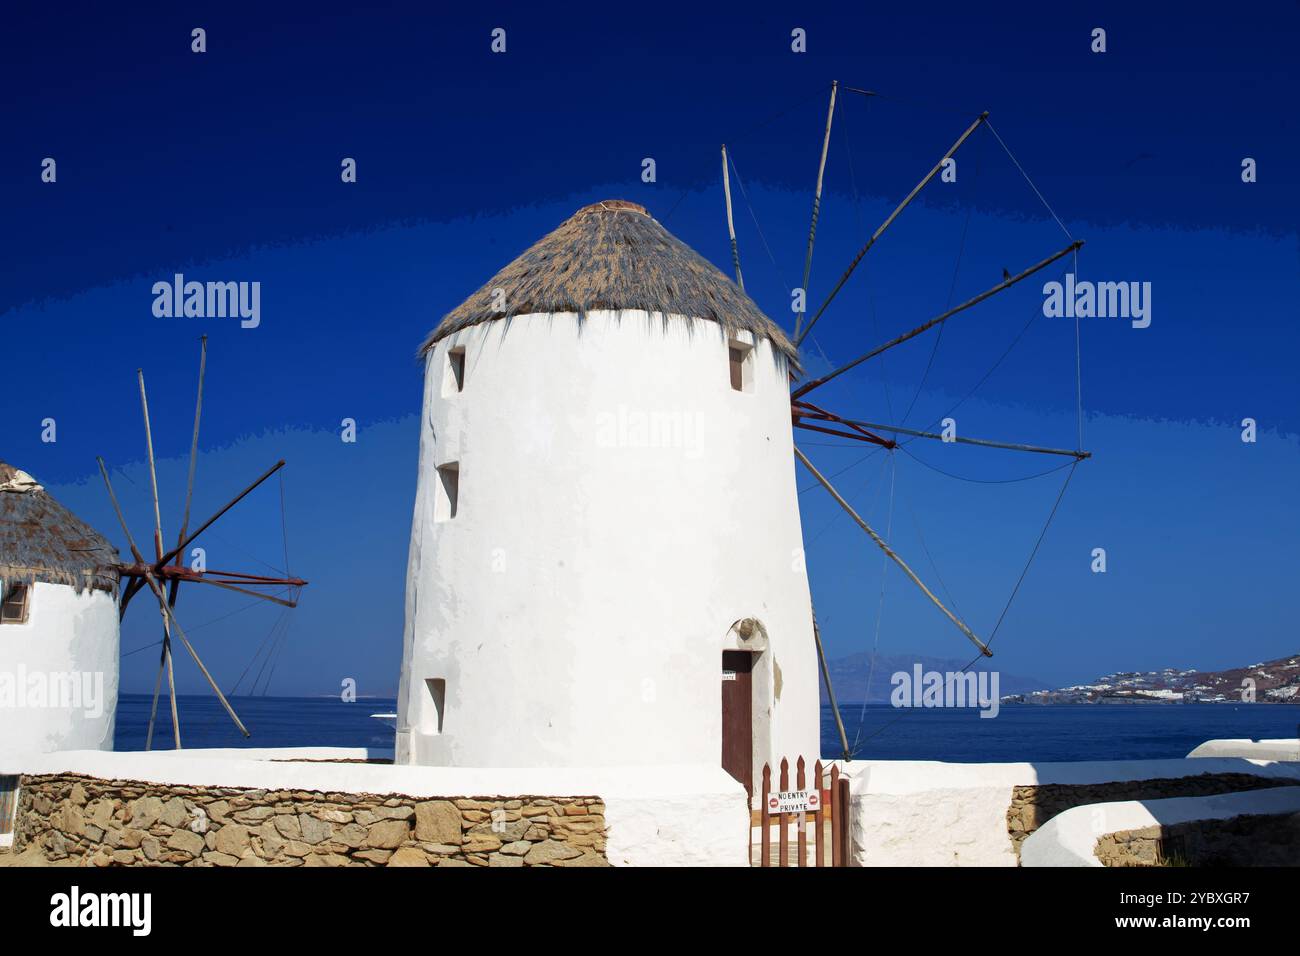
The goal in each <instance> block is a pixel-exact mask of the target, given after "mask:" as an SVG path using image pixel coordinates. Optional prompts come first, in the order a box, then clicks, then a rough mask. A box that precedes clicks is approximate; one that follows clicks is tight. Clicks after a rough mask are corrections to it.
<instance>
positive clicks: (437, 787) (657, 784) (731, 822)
mask: <svg viewBox="0 0 1300 956" xmlns="http://www.w3.org/2000/svg"><path fill="white" fill-rule="evenodd" d="M256 753H257V754H258V759H249V758H248V757H246V756H243V755H241V754H240V753H239V752H238V751H231V750H228V749H226V750H211V751H205V750H182V751H174V752H169V751H154V752H149V753H146V752H143V751H135V752H131V753H100V752H93V751H78V752H60V753H52V754H0V775H6V774H49V773H80V774H85V775H87V776H92V777H99V778H101V779H106V780H139V781H144V782H148V783H158V784H169V785H173V786H191V787H238V788H244V789H253V790H258V789H265V790H307V791H317V792H327V793H393V794H404V795H406V796H410V797H413V798H415V799H420V800H429V799H435V798H438V797H465V796H469V797H494V796H499V797H506V798H513V797H519V796H524V795H533V796H542V795H550V796H556V797H565V796H595V797H600V798H601V799H602V800H603V801H604V802H605V823H606V848H605V855H606V856H607V857H608V859H609V861H610V862H611V863H613V864H614V865H615V866H748V865H749V847H748V838H749V809H748V804H747V801H746V796H745V791H744V789H743V788H742V787H741V786H740V784H738V783H736V781H734V780H732V779H731V777H729V776H728V775H727V774H726V773H725V772H724V771H723V770H722V769H720V768H717V767H699V766H663V767H599V768H590V767H543V768H536V767H535V768H528V769H510V768H492V769H478V768H463V767H411V766H394V765H384V764H355V763H348V764H343V763H319V762H305V761H318V760H320V759H328V758H330V757H334V758H336V759H337V758H338V756H339V755H340V754H341V753H342V754H347V753H349V751H348V750H346V749H343V748H286V749H285V750H283V751H277V750H276V749H274V748H269V749H268V748H262V749H259V750H258V751H256ZM295 761H299V762H295Z"/></svg>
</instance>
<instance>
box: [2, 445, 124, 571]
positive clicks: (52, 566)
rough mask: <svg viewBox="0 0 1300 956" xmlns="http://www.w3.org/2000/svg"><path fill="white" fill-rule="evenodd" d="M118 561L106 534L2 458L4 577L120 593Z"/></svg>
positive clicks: (115, 550)
mask: <svg viewBox="0 0 1300 956" xmlns="http://www.w3.org/2000/svg"><path fill="white" fill-rule="evenodd" d="M117 560H118V554H117V549H116V548H114V547H113V546H112V545H111V544H109V542H108V539H107V538H105V537H103V536H102V535H101V534H99V532H97V531H96V530H95V529H94V528H92V527H90V525H88V524H86V523H85V522H84V521H82V520H81V519H80V518H78V517H77V516H76V515H74V514H73V513H72V512H71V511H69V510H68V509H67V508H65V507H63V505H61V504H59V503H58V502H57V501H55V500H54V499H53V498H52V497H50V495H49V494H48V493H47V492H46V491H45V489H44V488H42V487H41V486H40V485H38V484H36V483H35V482H33V481H31V479H30V477H29V476H27V475H25V474H24V473H23V472H21V471H19V470H18V469H16V468H14V467H13V466H12V465H7V464H5V463H4V462H3V461H0V580H3V581H4V583H5V584H6V585H10V584H13V583H15V582H17V583H25V584H33V583H35V582H37V581H43V582H45V583H47V584H67V585H69V586H71V587H74V588H76V589H77V590H78V591H80V590H82V589H83V588H88V587H89V588H95V589H98V590H101V591H109V592H115V591H116V590H117V582H118V573H117V571H116V570H114V568H113V565H115V564H116V563H117Z"/></svg>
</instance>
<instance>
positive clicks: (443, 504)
mask: <svg viewBox="0 0 1300 956" xmlns="http://www.w3.org/2000/svg"><path fill="white" fill-rule="evenodd" d="M434 494H435V495H436V496H437V498H436V499H435V501H434V503H433V520H434V521H450V520H451V519H452V518H454V517H456V502H457V499H458V498H459V497H460V462H457V461H453V462H450V463H449V464H446V465H442V466H441V467H440V468H439V469H438V484H437V487H436V488H435V489H434Z"/></svg>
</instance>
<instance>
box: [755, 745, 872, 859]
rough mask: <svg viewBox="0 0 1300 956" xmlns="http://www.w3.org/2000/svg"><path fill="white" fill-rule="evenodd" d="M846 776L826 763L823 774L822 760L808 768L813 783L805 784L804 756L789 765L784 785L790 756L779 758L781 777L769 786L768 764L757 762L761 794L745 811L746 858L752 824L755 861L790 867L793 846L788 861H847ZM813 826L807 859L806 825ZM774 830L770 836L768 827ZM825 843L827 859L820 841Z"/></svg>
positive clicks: (770, 780)
mask: <svg viewBox="0 0 1300 956" xmlns="http://www.w3.org/2000/svg"><path fill="white" fill-rule="evenodd" d="M792 804H794V805H801V806H806V809H804V810H794V811H789V812H781V808H782V807H783V806H790V805H792ZM849 805H850V801H849V779H848V777H842V776H840V768H839V767H836V766H832V767H831V769H830V773H829V774H828V773H826V772H825V770H824V769H823V767H822V762H821V761H820V760H819V761H817V763H816V765H815V766H814V767H813V785H812V787H811V788H809V787H808V786H807V783H806V780H805V776H804V760H803V757H800V758H799V761H798V763H796V765H795V785H794V788H793V789H791V787H790V761H789V760H787V759H786V758H784V757H782V758H781V777H780V780H779V783H778V788H777V789H776V790H773V789H772V766H771V764H763V793H762V802H761V803H760V804H759V808H758V809H757V810H754V811H752V812H751V815H750V862H751V863H753V862H754V859H753V843H754V841H753V836H754V829H755V828H757V829H758V839H759V850H758V861H757V865H758V866H774V865H775V866H791V865H792V864H791V862H790V851H791V849H792V848H793V849H794V851H795V859H796V861H797V862H795V863H794V864H793V865H794V866H809V865H811V866H848V865H849V840H850V830H849ZM791 823H794V826H795V842H794V844H793V845H792V844H791V842H790V824H791ZM809 826H811V827H812V828H813V839H814V852H813V859H812V861H811V862H810V861H809V859H808V827H809ZM773 828H775V829H776V834H775V837H774V836H773V833H772V830H773ZM773 839H775V841H776V847H777V850H776V858H777V861H776V863H775V864H774V863H773V862H772V841H773ZM828 843H829V844H830V859H829V860H827V858H826V857H827V853H826V845H827V844H828Z"/></svg>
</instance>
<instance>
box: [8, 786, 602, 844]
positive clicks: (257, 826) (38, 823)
mask: <svg viewBox="0 0 1300 956" xmlns="http://www.w3.org/2000/svg"><path fill="white" fill-rule="evenodd" d="M20 787H21V793H20V796H19V803H18V825H17V828H16V829H17V835H16V841H15V847H14V849H15V851H18V852H21V851H23V850H25V849H27V848H28V847H31V846H33V845H35V846H39V847H40V848H41V850H42V852H43V853H44V855H45V856H46V858H47V859H49V860H51V861H56V862H57V861H60V860H72V861H76V862H79V863H81V864H82V865H88V866H608V865H609V863H608V861H607V859H606V856H605V835H606V831H605V806H604V803H603V802H602V801H601V800H600V799H599V798H597V797H533V796H519V797H514V798H510V797H501V796H490V797H472V798H471V797H446V798H441V799H416V798H413V797H409V796H401V795H391V794H390V795H386V796H385V795H375V794H350V793H321V792H312V791H302V790H244V789H233V788H221V787H189V786H169V785H162V784H155V783H141V782H139V781H132V780H104V779H100V778H97V777H88V776H84V775H81V774H72V773H64V774H51V775H39V776H24V777H22V778H21V780H20Z"/></svg>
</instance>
